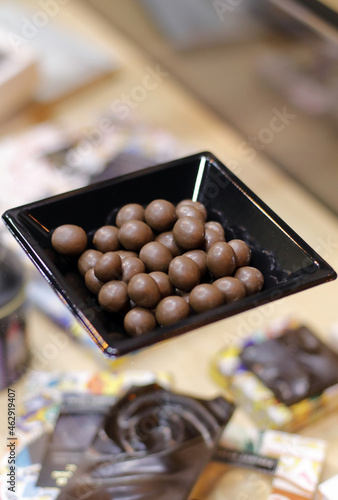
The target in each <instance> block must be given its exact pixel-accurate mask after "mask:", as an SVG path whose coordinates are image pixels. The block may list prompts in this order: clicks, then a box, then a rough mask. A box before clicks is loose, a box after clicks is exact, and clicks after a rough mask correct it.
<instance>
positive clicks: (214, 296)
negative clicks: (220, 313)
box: [189, 283, 224, 313]
mask: <svg viewBox="0 0 338 500" xmlns="http://www.w3.org/2000/svg"><path fill="white" fill-rule="evenodd" d="M223 303H224V296H223V294H222V292H221V291H220V290H219V289H218V288H217V287H216V286H214V285H211V284H210V283H202V284H201V285H197V286H195V288H193V289H192V290H191V292H190V295H189V304H190V307H191V308H192V309H193V310H194V311H195V312H197V313H200V312H203V311H208V310H209V309H214V308H215V307H219V306H221V305H222V304H223Z"/></svg>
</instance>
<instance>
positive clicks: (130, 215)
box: [116, 203, 144, 227]
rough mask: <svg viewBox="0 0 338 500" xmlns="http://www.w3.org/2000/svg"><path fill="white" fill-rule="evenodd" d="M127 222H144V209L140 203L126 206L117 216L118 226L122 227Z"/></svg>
mask: <svg viewBox="0 0 338 500" xmlns="http://www.w3.org/2000/svg"><path fill="white" fill-rule="evenodd" d="M127 220H142V221H144V208H143V207H142V205H139V204H138V203H128V204H127V205H124V206H123V207H122V208H120V210H119V211H118V212H117V214H116V225H117V227H121V226H122V224H123V223H124V222H127Z"/></svg>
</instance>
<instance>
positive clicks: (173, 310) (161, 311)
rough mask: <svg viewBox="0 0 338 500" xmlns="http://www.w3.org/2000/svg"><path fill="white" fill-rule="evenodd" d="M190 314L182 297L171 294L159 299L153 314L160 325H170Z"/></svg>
mask: <svg viewBox="0 0 338 500" xmlns="http://www.w3.org/2000/svg"><path fill="white" fill-rule="evenodd" d="M189 314H190V307H189V305H188V303H187V301H186V300H185V299H184V298H183V297H179V296H177V295H171V296H169V297H165V298H164V299H162V300H161V302H160V303H159V304H158V306H157V307H156V309H155V316H156V319H157V321H158V323H159V324H160V325H162V326H167V325H171V324H173V323H177V321H181V320H182V319H184V318H187V317H188V316H189Z"/></svg>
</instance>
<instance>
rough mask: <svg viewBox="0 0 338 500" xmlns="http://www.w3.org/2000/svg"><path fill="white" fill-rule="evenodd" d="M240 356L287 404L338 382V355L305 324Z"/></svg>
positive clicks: (251, 346)
mask: <svg viewBox="0 0 338 500" xmlns="http://www.w3.org/2000/svg"><path fill="white" fill-rule="evenodd" d="M240 358H241V361H242V362H243V363H244V365H245V366H246V367H247V368H248V369H249V370H251V371H252V372H253V373H254V374H255V375H257V376H258V377H259V378H260V379H261V381H262V382H263V383H264V385H265V386H266V387H268V388H269V389H270V390H271V391H272V392H273V393H274V394H275V395H276V397H277V399H278V400H279V401H281V402H282V403H284V404H285V405H287V406H290V405H293V404H295V403H298V402H300V401H302V400H303V399H306V398H311V397H314V396H318V395H320V394H321V393H322V392H323V391H324V390H325V389H327V388H328V387H330V386H332V385H335V384H336V383H337V382H338V355H337V354H336V353H334V352H333V351H331V349H329V348H328V347H327V346H326V345H325V344H323V343H322V342H321V341H320V340H319V339H318V338H317V337H316V336H315V335H314V334H313V333H312V332H311V331H310V330H309V329H308V328H306V327H300V328H296V329H292V330H289V331H287V332H285V333H284V334H282V335H281V336H280V337H277V338H274V339H269V340H266V341H265V342H262V343H260V344H256V345H250V346H248V347H245V348H244V349H243V351H242V353H241V355H240Z"/></svg>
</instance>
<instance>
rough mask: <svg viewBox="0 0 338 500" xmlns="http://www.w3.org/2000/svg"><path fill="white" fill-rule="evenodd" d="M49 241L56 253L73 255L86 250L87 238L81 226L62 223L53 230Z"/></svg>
mask: <svg viewBox="0 0 338 500" xmlns="http://www.w3.org/2000/svg"><path fill="white" fill-rule="evenodd" d="M51 243H52V247H53V248H54V250H56V251H57V252H58V253H60V254H62V255H68V256H70V257H74V256H78V255H80V254H82V252H84V251H85V250H86V248H87V243H88V239H87V235H86V232H85V231H84V230H83V229H82V227H80V226H75V225H73V224H64V225H63V226H59V227H57V228H56V229H55V230H54V231H53V234H52V239H51Z"/></svg>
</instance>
